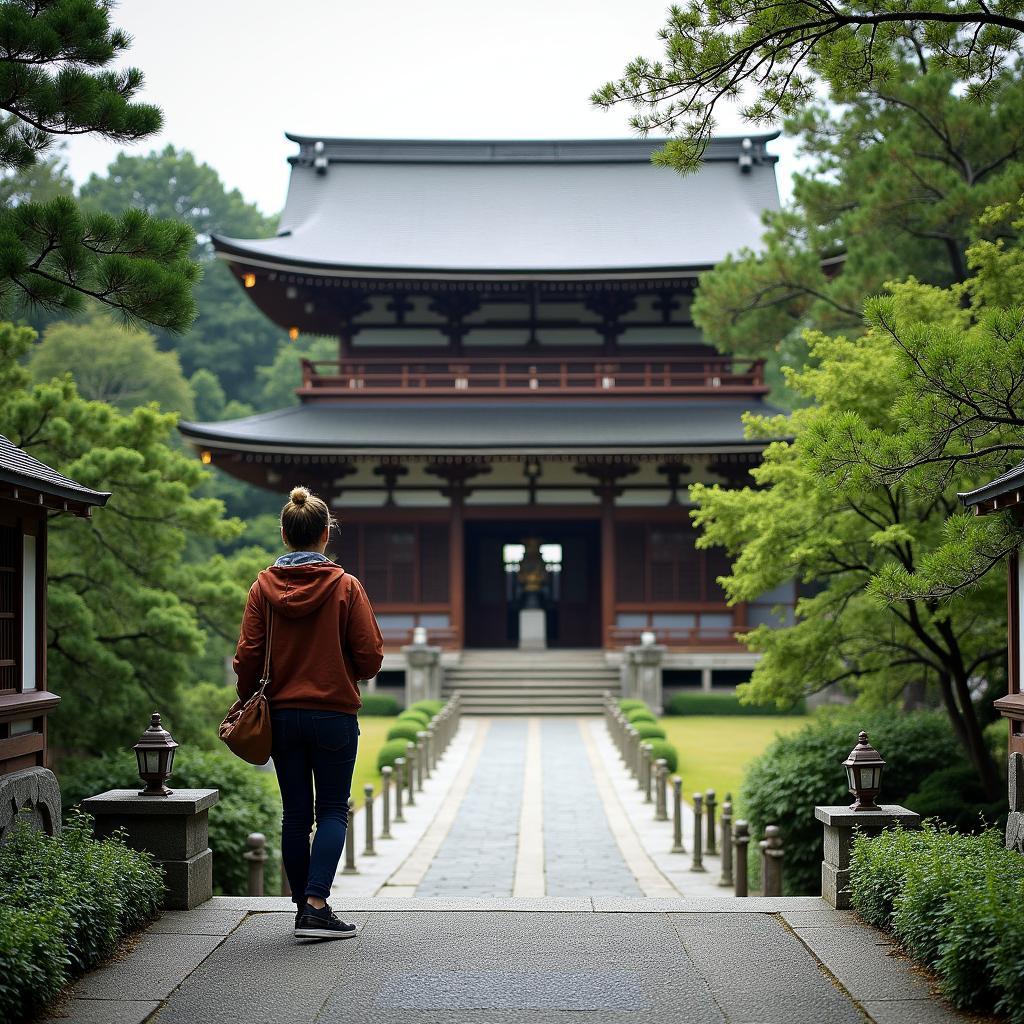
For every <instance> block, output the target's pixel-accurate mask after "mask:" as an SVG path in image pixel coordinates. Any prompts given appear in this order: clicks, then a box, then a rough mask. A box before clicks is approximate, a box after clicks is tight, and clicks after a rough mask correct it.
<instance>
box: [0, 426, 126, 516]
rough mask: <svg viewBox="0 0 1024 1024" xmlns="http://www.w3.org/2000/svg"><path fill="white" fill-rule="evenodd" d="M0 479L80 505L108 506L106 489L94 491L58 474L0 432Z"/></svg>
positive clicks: (14, 485)
mask: <svg viewBox="0 0 1024 1024" xmlns="http://www.w3.org/2000/svg"><path fill="white" fill-rule="evenodd" d="M0 481H2V482H3V483H5V484H10V485H11V486H13V487H24V488H25V489H26V490H31V491H36V492H39V493H41V494H48V495H52V496H53V497H55V498H63V499H65V500H66V501H72V502H75V503H77V504H79V505H90V506H91V505H105V504H106V503H107V499H108V498H109V497H110V494H109V492H107V491H94V490H92V489H91V488H89V487H83V486H82V485H81V484H79V483H75V481H74V480H72V479H71V478H70V477H66V476H64V474H63V473H58V472H57V470H55V469H51V468H50V467H49V466H47V465H46V464H45V463H43V462H40V461H39V460H38V459H36V458H33V457H32V456H31V455H29V454H28V452H26V451H23V450H22V449H21V448H19V447H18V446H17V445H14V444H12V443H11V442H10V441H9V440H8V439H7V438H6V437H4V436H3V435H2V434H0Z"/></svg>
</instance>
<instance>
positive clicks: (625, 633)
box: [609, 626, 747, 650]
mask: <svg viewBox="0 0 1024 1024" xmlns="http://www.w3.org/2000/svg"><path fill="white" fill-rule="evenodd" d="M647 628H648V627H644V628H639V627H637V628H633V627H622V626H614V627H613V628H612V629H611V630H610V633H609V640H610V642H611V645H612V646H613V647H627V646H630V645H633V644H639V643H640V638H641V636H642V634H643V633H645V632H646V631H647ZM650 629H651V632H652V633H654V636H655V640H656V641H657V643H659V644H664V645H665V646H666V647H672V648H705V649H708V648H710V649H715V650H722V649H725V650H746V648H745V647H744V646H743V645H742V644H741V643H739V641H737V639H736V634H737V633H745V632H746V631H747V630H746V628H742V629H739V628H726V629H715V628H711V627H707V626H692V627H685V626H683V627H680V626H671V627H650Z"/></svg>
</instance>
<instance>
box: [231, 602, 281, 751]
mask: <svg viewBox="0 0 1024 1024" xmlns="http://www.w3.org/2000/svg"><path fill="white" fill-rule="evenodd" d="M273 638H274V611H273V609H272V608H270V607H269V605H268V608H267V651H266V655H265V656H264V658H263V678H262V679H261V680H260V686H259V689H258V690H257V691H256V692H255V693H254V694H253V695H252V696H251V697H250V698H249V699H248V700H247V701H246V702H245V703H244V704H243V703H242V702H241V701H240V700H238V701H235V703H234V704H232V705H231V708H230V709H229V711H228V713H227V715H226V716H225V718H224V721H223V722H221V723H220V730H219V733H220V738H221V739H222V740H223V741H224V742H225V743H226V744H227V747H228V749H229V750H230V751H231V753H233V754H237V755H238V756H239V757H240V758H241V759H242V760H243V761H248V762H249V764H266V763H267V761H269V760H270V745H271V732H270V702H269V701H268V700H267V694H266V691H267V689H268V688H269V686H270V645H271V642H272V641H273Z"/></svg>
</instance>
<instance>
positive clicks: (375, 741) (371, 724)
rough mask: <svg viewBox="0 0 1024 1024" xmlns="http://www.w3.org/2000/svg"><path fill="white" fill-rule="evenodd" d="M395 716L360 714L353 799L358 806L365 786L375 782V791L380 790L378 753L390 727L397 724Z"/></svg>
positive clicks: (353, 778)
mask: <svg viewBox="0 0 1024 1024" xmlns="http://www.w3.org/2000/svg"><path fill="white" fill-rule="evenodd" d="M395 721H396V719H395V718H391V717H388V718H385V717H382V716H376V715H373V716H371V715H365V716H364V715H360V716H359V753H358V754H356V770H355V773H354V774H353V776H352V799H353V800H355V802H356V806H357V807H362V806H363V786H365V785H366V783H367V782H372V783H373V789H374V792H375V793H376V792H379V791H380V775H379V774H378V772H377V754H378V752H379V751H380V748H381V747H382V746H384V742H385V740H384V737H385V736H387V734H388V729H390V728H391V726H393V725H394V724H395Z"/></svg>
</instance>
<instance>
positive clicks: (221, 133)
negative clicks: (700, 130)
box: [67, 0, 796, 213]
mask: <svg viewBox="0 0 1024 1024" xmlns="http://www.w3.org/2000/svg"><path fill="white" fill-rule="evenodd" d="M667 7H668V3H667V0H511V2H509V0H504V2H501V3H499V2H497V0H431V2H424V0H376V2H368V0H286V2H284V3H282V2H281V0H245V2H243V3H238V2H227V0H202V2H200V0H174V2H173V3H154V2H153V0H120V3H119V6H118V7H117V9H116V10H115V12H114V23H115V24H116V25H118V26H119V27H121V28H124V29H126V30H127V31H128V32H130V33H131V34H132V35H133V36H134V40H135V41H134V45H133V46H132V49H131V50H130V51H129V54H128V58H127V61H128V62H130V63H131V64H134V65H135V66H137V67H139V68H141V69H142V70H143V72H144V73H145V75H146V83H147V84H146V90H145V98H146V99H147V100H150V101H151V102H154V103H156V104H158V105H159V106H160V107H161V108H162V109H163V111H164V116H165V121H166V127H165V130H164V132H163V133H162V134H161V135H160V136H159V137H155V138H152V139H149V140H147V141H146V142H144V143H142V144H141V145H140V146H137V147H134V149H133V151H135V152H148V151H149V150H151V149H153V148H157V147H159V148H162V147H163V146H164V145H166V144H167V143H171V144H173V145H174V146H176V147H179V148H184V149H189V150H191V151H192V152H194V153H195V154H196V156H197V157H198V158H199V159H200V160H202V161H205V162H207V163H209V164H211V165H212V166H213V167H214V168H216V170H217V171H219V173H220V175H221V178H222V179H223V180H224V181H225V182H226V183H227V185H228V186H229V187H234V188H238V189H240V190H241V191H242V193H243V195H244V196H245V197H246V198H247V199H249V200H253V201H255V202H256V203H257V204H258V205H259V206H260V207H261V208H262V209H263V210H264V211H265V212H268V213H273V212H277V211H278V210H280V208H281V206H282V205H283V203H284V196H285V189H286V186H287V182H288V164H287V163H286V162H285V158H286V157H287V156H288V155H289V154H291V153H292V152H294V150H295V146H294V145H293V144H292V143H289V142H288V141H287V140H286V139H285V138H284V132H285V131H292V132H299V133H306V134H310V135H324V136H332V135H340V136H367V137H374V138H431V137H434V138H509V139H516V138H615V137H623V136H627V135H629V134H630V132H629V128H628V126H627V124H626V120H627V117H628V113H629V112H628V110H627V109H626V108H621V109H618V110H613V111H611V112H609V113H605V112H604V111H600V110H596V109H594V108H592V107H591V106H590V103H589V101H588V97H589V95H590V93H591V91H592V90H593V89H595V88H596V87H598V86H599V85H601V84H602V83H603V82H605V81H606V80H607V79H609V78H614V77H616V76H617V75H618V73H619V72H620V71H621V70H622V69H623V67H624V66H625V64H626V62H627V61H628V60H629V59H630V58H631V57H634V56H637V55H639V54H644V55H647V56H652V57H654V56H657V55H659V54H660V52H661V48H660V44H659V40H658V39H657V31H658V29H659V28H660V27H661V25H662V24H663V22H664V14H665V11H666V9H667ZM718 130H719V131H720V132H721V133H723V134H731V133H736V132H741V131H744V130H749V129H744V128H743V126H742V123H741V122H740V121H739V119H738V118H732V119H731V120H728V121H727V120H725V119H724V118H723V119H722V120H721V123H720V125H719V129H718ZM118 148H119V147H118V146H116V145H113V144H110V143H105V142H102V141H100V140H96V139H92V138H82V139H76V140H73V141H72V142H71V143H70V145H69V147H68V154H67V155H68V162H69V167H70V171H71V174H72V176H73V177H74V179H75V180H76V181H77V182H82V181H83V180H85V179H86V178H87V177H88V176H89V174H90V173H92V172H94V171H96V172H102V171H103V170H104V169H105V167H106V166H107V164H108V163H109V162H110V161H111V160H112V159H113V157H114V156H115V154H116V152H117V150H118ZM773 149H774V151H775V152H777V153H779V154H780V156H781V157H782V159H781V160H780V163H779V164H778V166H777V171H778V176H779V186H780V191H781V192H782V195H783V197H784V198H785V197H786V196H788V194H789V177H790V175H791V174H792V172H793V169H794V167H795V165H796V161H795V159H794V157H793V147H792V145H791V144H789V143H787V141H786V140H779V141H778V142H776V143H773Z"/></svg>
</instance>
